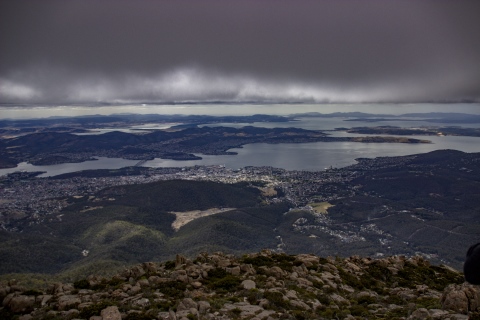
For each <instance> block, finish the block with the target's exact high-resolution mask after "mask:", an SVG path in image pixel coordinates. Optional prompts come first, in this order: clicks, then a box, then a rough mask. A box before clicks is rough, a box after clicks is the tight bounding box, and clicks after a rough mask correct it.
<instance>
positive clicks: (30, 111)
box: [0, 102, 480, 120]
mask: <svg viewBox="0 0 480 320" xmlns="http://www.w3.org/2000/svg"><path fill="white" fill-rule="evenodd" d="M311 112H318V113H323V114H330V113H335V112H363V113H372V114H391V115H401V114H406V113H433V112H440V113H465V114H480V103H479V102H469V103H466V102H462V103H431V102H429V103H427V102H425V103H361V104H357V103H355V104H353V103H323V104H322V103H276V104H274V103H272V104H268V103H236V104H228V103H223V104H222V103H214V104H208V103H195V104H148V103H131V104H94V105H87V104H70V105H67V104H58V105H55V104H44V105H40V104H19V105H15V106H12V105H11V104H9V105H8V106H5V104H2V103H0V119H2V120H7V119H12V120H15V119H40V118H49V117H56V116H59V117H76V116H89V115H105V116H106V115H114V114H163V115H169V114H181V115H217V116H227V115H237V116H240V115H252V114H268V115H282V116H287V115H293V114H297V113H311Z"/></svg>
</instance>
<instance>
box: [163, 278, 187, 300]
mask: <svg viewBox="0 0 480 320" xmlns="http://www.w3.org/2000/svg"><path fill="white" fill-rule="evenodd" d="M156 288H157V289H158V290H159V291H160V292H161V293H163V294H164V295H166V296H167V297H169V298H172V299H181V298H183V297H184V296H185V290H186V289H187V285H186V284H185V283H183V282H181V281H167V282H161V283H159V284H158V285H157V286H156Z"/></svg>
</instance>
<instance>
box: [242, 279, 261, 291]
mask: <svg viewBox="0 0 480 320" xmlns="http://www.w3.org/2000/svg"><path fill="white" fill-rule="evenodd" d="M240 286H241V287H242V288H243V289H246V290H250V289H255V288H256V287H257V285H256V283H255V281H253V280H248V279H247V280H243V281H242V283H241V284H240Z"/></svg>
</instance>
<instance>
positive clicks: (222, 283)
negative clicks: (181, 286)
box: [206, 268, 241, 292]
mask: <svg viewBox="0 0 480 320" xmlns="http://www.w3.org/2000/svg"><path fill="white" fill-rule="evenodd" d="M240 283H241V280H240V278H239V277H237V276H233V275H231V274H229V273H227V272H226V271H225V270H224V269H222V268H215V269H212V270H209V271H208V279H207V280H206V284H207V286H208V287H209V288H210V289H212V290H217V291H220V292H223V291H227V292H229V291H233V290H235V289H236V288H238V286H239V285H240Z"/></svg>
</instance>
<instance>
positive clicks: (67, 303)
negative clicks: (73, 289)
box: [58, 295, 82, 310]
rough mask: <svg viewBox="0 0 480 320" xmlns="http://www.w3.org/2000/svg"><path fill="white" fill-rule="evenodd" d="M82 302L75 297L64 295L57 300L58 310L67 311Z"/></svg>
mask: <svg viewBox="0 0 480 320" xmlns="http://www.w3.org/2000/svg"><path fill="white" fill-rule="evenodd" d="M81 302H82V301H81V300H80V298H79V297H78V296H77V295H64V296H60V297H59V298H58V309H59V310H68V309H71V308H76V307H77V306H78V305H79V304H80V303H81Z"/></svg>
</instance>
